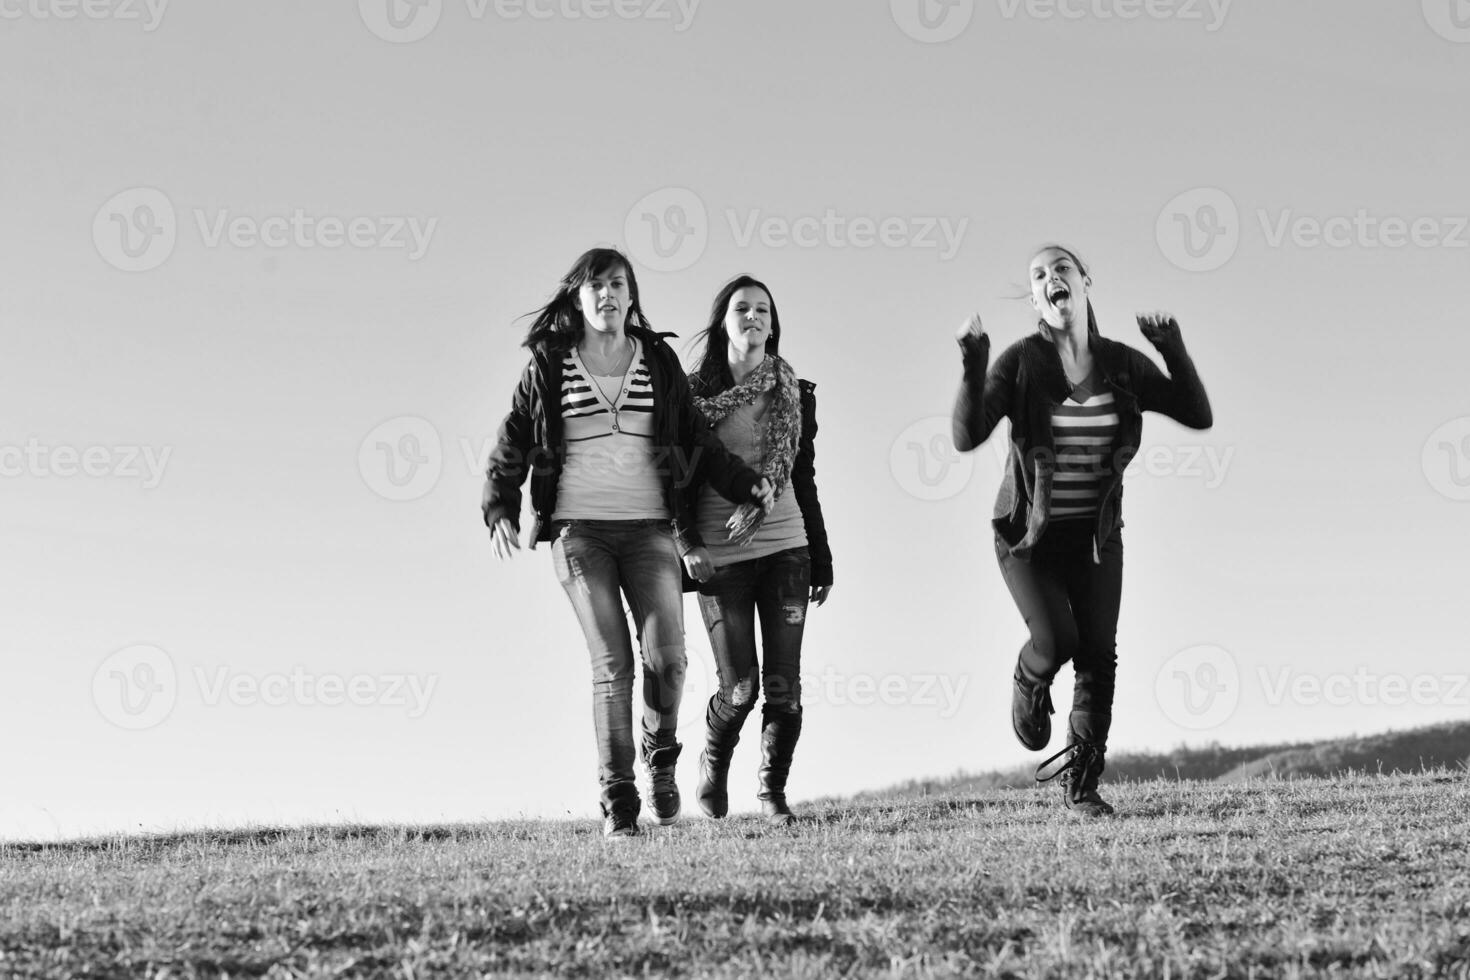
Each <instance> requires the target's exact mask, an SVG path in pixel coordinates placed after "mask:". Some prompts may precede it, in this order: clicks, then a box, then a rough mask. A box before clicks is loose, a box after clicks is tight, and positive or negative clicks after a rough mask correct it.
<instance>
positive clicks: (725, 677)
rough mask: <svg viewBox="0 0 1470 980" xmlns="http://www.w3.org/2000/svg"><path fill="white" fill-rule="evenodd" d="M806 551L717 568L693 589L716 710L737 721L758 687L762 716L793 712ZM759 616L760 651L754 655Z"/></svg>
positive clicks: (806, 590) (797, 701)
mask: <svg viewBox="0 0 1470 980" xmlns="http://www.w3.org/2000/svg"><path fill="white" fill-rule="evenodd" d="M811 569H812V561H811V556H810V554H809V553H808V551H807V549H806V548H804V547H803V548H788V549H787V550H785V551H778V552H776V553H775V554H774V555H767V556H766V557H764V558H755V559H752V560H750V561H742V562H736V563H734V564H732V565H724V566H722V567H720V568H718V569H716V570H715V574H714V576H713V577H712V578H711V579H710V580H709V581H708V582H705V583H703V584H701V585H700V587H699V611H700V613H702V614H703V616H704V625H705V628H706V629H707V630H709V642H710V648H711V650H712V651H713V652H714V655H715V669H716V670H717V671H718V672H719V676H720V690H719V694H718V695H717V699H718V702H719V703H718V705H717V710H718V711H719V713H720V714H721V715H722V716H724V717H725V718H727V719H728V718H734V717H737V716H739V717H744V716H745V715H746V714H747V713H749V711H750V709H751V708H752V707H754V705H755V702H756V698H758V697H759V696H760V691H761V684H762V682H764V684H765V688H766V708H767V710H783V709H784V710H785V711H788V712H793V713H800V711H801V637H802V633H803V631H804V630H805V628H806V607H807V602H808V600H809V599H810V597H811ZM757 615H759V616H760V630H761V650H762V651H763V654H764V656H763V657H762V658H760V660H757V658H756V651H755V620H756V616H757Z"/></svg>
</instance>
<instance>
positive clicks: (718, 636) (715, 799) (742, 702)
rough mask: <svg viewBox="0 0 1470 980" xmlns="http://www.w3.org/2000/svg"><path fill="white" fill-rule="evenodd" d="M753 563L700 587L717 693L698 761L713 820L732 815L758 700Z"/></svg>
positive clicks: (719, 573) (703, 797) (722, 571)
mask: <svg viewBox="0 0 1470 980" xmlns="http://www.w3.org/2000/svg"><path fill="white" fill-rule="evenodd" d="M755 565H756V563H755V562H753V561H746V562H736V563H735V564H732V565H724V566H722V567H720V568H718V569H716V570H715V574H714V577H713V578H711V579H710V580H709V581H708V582H705V583H704V584H702V585H701V586H700V587H699V612H700V615H701V616H703V617H704V626H705V629H706V630H707V631H708V632H709V642H710V650H711V651H712V652H713V654H714V659H715V670H716V672H717V674H718V675H719V679H720V687H719V690H718V691H716V692H715V693H714V695H713V696H712V697H711V698H710V699H709V705H708V706H707V707H706V709H705V732H704V751H703V752H701V753H700V756H699V789H698V795H699V807H700V809H701V810H703V811H704V813H705V815H706V816H709V817H716V818H718V817H723V816H724V815H725V814H726V813H728V812H729V805H730V803H729V799H730V798H729V790H728V788H727V779H728V776H729V771H730V759H731V757H732V756H733V754H734V752H735V746H736V744H737V743H739V741H740V729H741V728H742V727H743V726H744V724H745V719H746V718H747V717H748V716H749V715H750V711H751V709H752V708H753V707H755V700H756V698H757V697H758V696H759V695H760V686H761V680H760V672H759V668H758V666H757V663H756V656H755V571H756V568H755Z"/></svg>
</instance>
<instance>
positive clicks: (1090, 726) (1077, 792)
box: [1036, 710, 1113, 817]
mask: <svg viewBox="0 0 1470 980" xmlns="http://www.w3.org/2000/svg"><path fill="white" fill-rule="evenodd" d="M1112 720H1113V719H1112V716H1111V715H1108V714H1102V713H1100V712H1093V711H1077V710H1073V712H1072V716H1071V718H1070V719H1068V726H1067V727H1068V729H1069V731H1068V733H1067V747H1066V748H1065V749H1063V750H1062V751H1060V752H1058V753H1057V754H1056V755H1054V756H1052V757H1051V758H1050V759H1048V760H1046V762H1043V763H1042V764H1041V765H1040V766H1039V767H1037V770H1036V779H1037V781H1038V782H1047V781H1048V780H1051V779H1055V778H1056V777H1058V776H1060V777H1062V802H1063V803H1064V804H1065V805H1066V807H1067V809H1068V810H1070V811H1072V812H1073V813H1075V814H1077V815H1078V816H1082V817H1106V816H1109V815H1110V814H1112V812H1113V808H1112V806H1111V805H1110V804H1109V803H1108V802H1107V801H1106V800H1104V799H1103V798H1102V797H1101V796H1099V795H1098V792H1097V783H1098V778H1099V777H1100V776H1101V775H1102V774H1103V770H1104V769H1106V768H1107V751H1108V750H1107V745H1108V729H1109V728H1110V727H1111V725H1112ZM1059 759H1063V760H1064V761H1063V762H1062V764H1061V765H1060V766H1058V767H1057V768H1056V769H1051V770H1049V767H1050V766H1051V764H1052V763H1053V762H1055V761H1057V760H1059Z"/></svg>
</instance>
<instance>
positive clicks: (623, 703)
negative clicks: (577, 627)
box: [551, 520, 686, 803]
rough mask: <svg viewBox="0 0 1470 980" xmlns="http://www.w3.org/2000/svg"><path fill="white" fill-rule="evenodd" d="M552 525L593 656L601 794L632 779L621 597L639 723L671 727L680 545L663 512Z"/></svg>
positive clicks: (680, 627)
mask: <svg viewBox="0 0 1470 980" xmlns="http://www.w3.org/2000/svg"><path fill="white" fill-rule="evenodd" d="M555 532H556V540H555V541H553V542H552V546H551V559H552V565H553V566H554V567H555V568H556V577H557V579H558V580H559V581H560V582H561V584H562V588H564V589H566V593H567V598H569V599H570V600H571V601H572V608H573V609H574V610H575V611H576V613H577V619H578V621H579V622H580V623H581V624H582V632H583V634H585V635H586V637H587V652H588V653H589V654H590V655H591V657H592V724H593V727H594V728H595V729H596V732H597V761H598V768H599V773H598V779H599V781H600V782H601V784H602V795H603V802H604V803H608V802H610V801H611V800H612V799H613V798H614V797H615V796H617V797H621V795H623V794H625V793H626V792H627V791H628V788H629V787H630V786H631V785H632V783H633V760H634V758H635V756H636V754H637V742H636V740H635V737H634V734H633V721H632V714H633V670H634V666H633V644H632V642H631V640H630V639H629V637H628V619H627V616H626V615H625V614H624V612H623V598H626V599H627V600H628V609H629V610H630V611H631V612H632V614H633V625H634V628H635V629H636V630H637V633H638V643H639V646H640V648H641V650H642V654H643V657H642V659H643V728H644V729H645V730H647V731H650V732H654V731H657V730H659V729H673V728H676V727H678V723H679V698H680V696H681V695H682V693H683V691H684V667H685V664H686V660H685V657H684V594H683V591H682V582H681V578H680V574H679V570H680V569H679V553H678V550H677V549H676V548H675V547H674V533H673V529H672V527H671V526H670V524H669V522H668V521H666V520H648V521H583V520H577V521H560V522H558V523H557V525H556V527H555ZM620 593H621V594H620ZM615 786H616V787H618V789H617V791H616V792H612V793H610V792H609V791H610V790H611V789H612V788H613V787H615Z"/></svg>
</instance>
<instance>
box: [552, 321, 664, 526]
mask: <svg viewBox="0 0 1470 980" xmlns="http://www.w3.org/2000/svg"><path fill="white" fill-rule="evenodd" d="M561 369H562V373H561V417H562V431H563V438H564V439H565V440H566V462H565V464H564V465H563V466H562V471H561V477H560V480H559V481H558V483H557V497H556V512H555V513H554V514H552V519H553V520H574V519H581V520H641V519H648V518H660V519H661V518H667V517H668V516H669V509H668V505H667V503H665V501H664V496H663V480H662V479H660V475H659V472H658V461H657V460H656V458H655V449H654V445H653V435H654V430H653V377H652V375H651V374H650V373H649V368H648V362H647V361H646V360H645V359H644V356H643V345H642V344H640V343H639V342H638V341H637V339H634V340H633V361H632V363H631V364H630V365H629V366H628V371H627V374H625V375H622V376H613V377H597V376H594V375H593V374H592V372H591V371H589V370H588V369H587V366H586V365H585V364H583V363H582V359H581V357H579V356H578V355H577V352H576V350H570V351H568V352H567V354H566V356H565V357H564V358H563V359H562V365H561Z"/></svg>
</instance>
